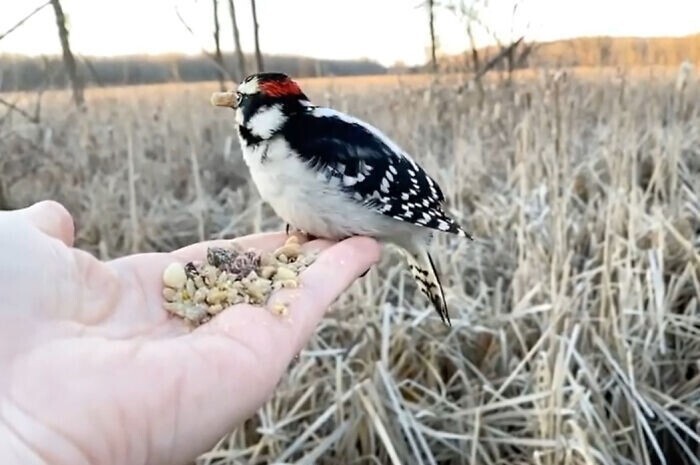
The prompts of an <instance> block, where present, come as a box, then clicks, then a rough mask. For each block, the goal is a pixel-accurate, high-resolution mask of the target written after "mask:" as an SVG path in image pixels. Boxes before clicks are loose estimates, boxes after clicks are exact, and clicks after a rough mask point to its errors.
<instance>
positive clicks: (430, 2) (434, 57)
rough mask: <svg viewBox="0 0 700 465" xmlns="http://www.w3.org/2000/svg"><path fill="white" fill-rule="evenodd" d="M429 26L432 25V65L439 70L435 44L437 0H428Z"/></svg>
mask: <svg viewBox="0 0 700 465" xmlns="http://www.w3.org/2000/svg"><path fill="white" fill-rule="evenodd" d="M428 26H429V27H430V66H431V69H432V71H433V73H436V72H437V52H436V44H435V1H434V0H428Z"/></svg>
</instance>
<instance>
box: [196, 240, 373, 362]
mask: <svg viewBox="0 0 700 465" xmlns="http://www.w3.org/2000/svg"><path fill="white" fill-rule="evenodd" d="M328 244H329V242H328V241H323V240H317V241H312V242H310V243H309V244H308V245H307V246H306V247H307V249H309V250H311V249H324V247H327V248H325V250H322V252H321V253H320V255H319V256H318V258H317V259H316V261H314V263H313V264H312V265H311V266H310V267H309V268H308V269H307V270H305V271H304V272H302V274H301V275H300V286H299V287H298V288H297V289H283V290H280V291H277V292H275V293H274V294H273V295H272V296H271V297H270V300H269V302H268V303H267V307H268V308H272V307H273V306H274V305H275V304H282V305H284V306H285V307H286V308H287V309H288V312H287V314H286V315H284V316H281V317H280V316H277V315H274V314H273V313H272V312H270V311H266V310H262V309H260V308H257V307H251V308H252V309H253V311H250V310H246V311H245V312H239V311H238V308H235V307H234V308H231V309H229V310H227V311H224V312H222V313H221V314H219V315H218V316H217V317H216V318H214V319H213V320H212V321H211V322H209V323H208V324H207V325H204V326H202V327H200V328H199V330H201V331H202V332H210V331H211V332H220V333H223V334H224V335H228V336H229V337H235V338H237V339H240V338H243V339H244V341H243V342H244V343H247V344H251V345H257V342H256V338H259V337H260V331H264V332H265V333H267V335H269V336H270V339H271V340H272V341H274V343H273V344H272V346H273V347H274V348H275V350H276V352H277V353H278V354H279V355H281V356H282V357H283V360H282V361H284V360H286V359H287V358H289V359H291V357H292V356H293V355H294V354H295V353H297V352H298V351H299V350H301V348H302V347H303V346H304V345H305V344H306V342H307V340H308V339H309V338H310V337H311V335H312V334H313V331H314V329H315V328H316V326H317V325H318V323H319V321H320V320H321V319H322V318H323V315H324V314H325V312H326V310H327V309H328V307H329V306H330V304H331V303H333V301H334V300H335V299H336V298H337V297H338V296H339V295H340V294H341V293H342V292H343V291H344V290H346V289H347V288H348V287H349V286H350V285H351V284H352V283H353V282H354V281H355V280H356V279H357V278H358V277H359V276H360V274H362V273H363V272H364V271H365V270H366V269H367V268H369V267H370V266H371V265H372V264H374V263H376V262H377V261H378V260H379V254H380V251H381V249H380V247H379V244H378V243H377V242H376V241H374V240H373V239H369V238H365V237H354V238H351V239H346V240H344V241H342V242H339V243H337V244H334V245H331V246H330V247H328ZM240 308H242V307H240ZM256 310H257V311H256ZM256 327H258V330H256V329H255V328H256ZM248 339H250V340H248ZM285 363H286V362H285Z"/></svg>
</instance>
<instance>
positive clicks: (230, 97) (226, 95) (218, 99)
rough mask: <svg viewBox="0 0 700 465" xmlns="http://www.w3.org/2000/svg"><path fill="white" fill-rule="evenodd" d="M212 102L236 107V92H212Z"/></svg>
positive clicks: (221, 105)
mask: <svg viewBox="0 0 700 465" xmlns="http://www.w3.org/2000/svg"><path fill="white" fill-rule="evenodd" d="M211 104H212V105H214V106H217V107H231V108H236V93H235V92H214V93H213V94H211Z"/></svg>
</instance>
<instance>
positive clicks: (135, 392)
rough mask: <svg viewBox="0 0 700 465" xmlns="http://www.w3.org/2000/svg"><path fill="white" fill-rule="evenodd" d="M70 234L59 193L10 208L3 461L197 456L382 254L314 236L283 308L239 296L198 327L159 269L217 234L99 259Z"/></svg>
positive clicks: (2, 310)
mask: <svg viewBox="0 0 700 465" xmlns="http://www.w3.org/2000/svg"><path fill="white" fill-rule="evenodd" d="M284 240H285V236H284V234H281V233H280V234H261V235H254V236H247V237H244V238H241V239H238V240H237V241H238V242H239V243H240V244H242V245H243V246H245V247H254V248H257V249H261V250H271V249H274V248H277V247H279V246H280V245H281V244H282V243H283V242H284ZM72 241H73V223H72V220H71V218H70V215H69V214H68V213H67V212H66V211H65V209H63V208H62V207H61V206H60V205H58V204H56V203H53V202H41V203H39V204H36V205H34V206H32V207H30V208H28V209H25V210H19V211H15V212H0V291H2V294H1V295H2V296H3V297H2V307H0V458H2V459H3V460H1V461H2V463H12V459H14V460H16V461H18V462H21V463H51V464H64V463H66V464H82V463H86V464H87V463H100V464H107V463H129V464H141V463H144V464H145V463H168V464H171V463H173V464H174V463H185V462H188V461H191V460H192V459H193V458H194V457H195V456H196V455H197V454H198V453H201V452H203V451H205V450H206V449H207V448H208V447H210V446H212V445H213V443H214V442H215V441H216V440H217V439H218V438H219V437H220V436H221V435H223V434H224V433H226V431H227V430H229V429H230V428H232V427H234V426H235V425H236V424H238V423H240V422H241V421H243V420H244V419H246V418H247V417H249V416H250V415H252V414H253V413H254V412H255V411H256V410H257V409H258V408H259V407H260V405H261V404H262V403H263V402H265V400H267V399H268V398H269V396H270V395H271V393H272V391H273V389H274V387H275V385H276V384H277V383H278V381H279V379H280V378H281V376H282V375H283V373H284V371H285V369H286V367H287V366H288V364H289V362H290V361H291V359H292V358H293V357H294V355H295V354H296V353H298V351H299V350H300V349H301V348H302V347H303V346H304V344H305V343H306V341H307V340H308V339H309V337H310V336H311V334H312V333H313V330H314V328H315V326H316V324H317V322H318V321H319V320H320V319H321V317H322V315H323V313H324V311H325V309H326V308H327V307H328V306H329V304H330V303H331V302H332V301H333V300H334V299H335V298H336V297H337V296H338V294H340V293H341V292H342V291H343V290H344V289H345V288H347V286H349V285H350V283H352V281H353V280H354V279H356V278H357V277H358V276H359V275H360V274H361V273H362V272H364V271H365V270H366V269H367V268H368V267H369V266H371V264H372V263H374V262H375V261H376V260H377V259H378V256H379V246H378V245H377V243H376V242H374V241H373V240H371V239H367V238H352V239H348V240H346V241H343V242H340V243H337V244H335V243H330V242H326V241H312V242H309V243H307V244H304V248H305V249H307V250H308V249H315V250H319V251H322V252H321V253H320V255H319V257H318V258H317V260H316V261H315V262H314V263H313V264H312V265H311V266H310V267H309V268H308V269H307V270H305V271H304V272H303V273H302V274H301V276H300V282H301V286H300V287H299V288H298V289H286V290H281V291H278V292H277V293H275V294H273V296H272V301H273V302H276V301H282V302H284V303H285V304H287V305H288V308H289V312H288V314H287V315H286V316H284V317H279V316H277V315H274V314H273V313H272V312H269V311H266V310H265V309H263V308H261V307H256V306H251V305H237V306H235V307H232V308H231V309H230V310H227V311H224V312H222V313H221V314H219V315H218V316H217V317H216V318H214V319H213V320H211V321H210V322H209V323H207V324H205V325H203V326H200V327H199V328H197V329H195V330H193V331H190V330H188V329H187V327H186V326H185V325H184V324H183V323H182V322H181V321H180V320H179V319H176V318H173V317H170V316H169V315H168V314H167V313H166V312H165V311H163V310H162V297H161V275H162V271H163V269H164V268H165V267H166V266H167V265H168V264H169V263H171V262H172V261H173V260H179V261H182V262H186V261H189V260H194V259H203V257H204V255H205V252H206V248H207V247H208V246H210V245H212V243H201V244H195V245H192V246H189V247H186V248H184V249H180V250H177V251H175V252H172V253H168V254H166V253H150V254H138V255H132V256H128V257H124V258H120V259H117V260H113V261H110V262H101V261H99V260H97V259H96V258H94V257H93V256H91V255H89V254H87V253H85V252H82V251H80V250H77V249H74V248H72V247H71V246H72ZM6 458H9V459H10V460H6Z"/></svg>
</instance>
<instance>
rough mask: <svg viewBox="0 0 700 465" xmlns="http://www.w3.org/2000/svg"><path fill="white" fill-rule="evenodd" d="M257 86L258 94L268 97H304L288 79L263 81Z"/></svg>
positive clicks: (298, 88)
mask: <svg viewBox="0 0 700 465" xmlns="http://www.w3.org/2000/svg"><path fill="white" fill-rule="evenodd" d="M258 86H259V88H260V92H261V93H263V94H265V95H267V96H268V97H296V96H302V95H304V94H303V92H302V91H301V88H300V87H299V85H298V84H297V83H296V82H294V81H292V80H291V79H289V78H288V77H284V78H280V79H270V80H264V81H263V82H261V83H260V84H258Z"/></svg>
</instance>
